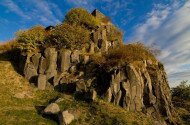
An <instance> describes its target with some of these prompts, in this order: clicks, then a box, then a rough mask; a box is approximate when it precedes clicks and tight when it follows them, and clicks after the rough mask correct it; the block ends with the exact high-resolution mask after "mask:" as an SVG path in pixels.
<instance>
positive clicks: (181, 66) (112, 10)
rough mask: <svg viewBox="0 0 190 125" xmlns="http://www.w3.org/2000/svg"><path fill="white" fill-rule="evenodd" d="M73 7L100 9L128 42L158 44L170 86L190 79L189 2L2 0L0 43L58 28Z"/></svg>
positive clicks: (167, 0)
mask: <svg viewBox="0 0 190 125" xmlns="http://www.w3.org/2000/svg"><path fill="white" fill-rule="evenodd" d="M73 7H84V8H86V9H87V10H88V11H90V12H91V11H93V10H94V9H98V10H100V11H101V12H102V13H104V14H105V15H107V16H109V17H110V18H111V19H112V22H113V23H114V24H115V25H117V26H118V27H119V28H120V29H122V30H123V32H124V41H125V42H126V43H129V42H133V41H142V42H144V43H145V44H152V43H156V45H157V47H158V48H160V49H161V51H162V53H161V55H160V57H158V58H159V59H160V60H161V61H162V62H163V63H164V64H165V68H166V71H167V73H168V76H169V82H170V86H175V85H176V84H178V83H179V82H180V81H182V80H190V16H189V14H190V0H1V1H0V27H1V30H0V42H4V41H7V40H9V39H12V38H14V33H15V32H16V31H18V30H20V29H27V28H30V27H32V26H34V25H38V24H40V25H44V26H49V25H56V24H59V23H61V22H62V20H63V19H64V16H65V14H66V13H67V12H68V11H69V9H71V8H73Z"/></svg>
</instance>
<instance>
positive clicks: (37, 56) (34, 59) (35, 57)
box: [31, 53, 41, 70]
mask: <svg viewBox="0 0 190 125" xmlns="http://www.w3.org/2000/svg"><path fill="white" fill-rule="evenodd" d="M40 57H41V53H37V54H35V55H33V56H32V57H31V60H32V63H33V64H34V66H35V68H36V70H38V67H39V62H40Z"/></svg>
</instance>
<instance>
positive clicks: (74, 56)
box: [71, 50, 80, 63]
mask: <svg viewBox="0 0 190 125" xmlns="http://www.w3.org/2000/svg"><path fill="white" fill-rule="evenodd" d="M79 54H80V52H79V51H78V50H74V51H73V52H72V53H71V63H78V62H79V61H80V60H79Z"/></svg>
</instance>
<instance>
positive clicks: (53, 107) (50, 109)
mask: <svg viewBox="0 0 190 125" xmlns="http://www.w3.org/2000/svg"><path fill="white" fill-rule="evenodd" d="M59 112H60V109H59V106H58V104H56V103H51V104H50V105H48V106H47V107H46V108H45V109H44V113H45V114H57V113H59Z"/></svg>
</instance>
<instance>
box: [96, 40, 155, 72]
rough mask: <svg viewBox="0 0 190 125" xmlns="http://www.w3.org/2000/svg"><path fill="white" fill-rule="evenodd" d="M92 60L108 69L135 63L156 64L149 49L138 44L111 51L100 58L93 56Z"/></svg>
mask: <svg viewBox="0 0 190 125" xmlns="http://www.w3.org/2000/svg"><path fill="white" fill-rule="evenodd" d="M93 60H94V62H95V63H96V64H98V65H100V66H102V67H104V68H108V69H110V68H112V67H115V66H122V65H125V64H129V63H132V62H135V61H144V60H150V61H152V62H156V58H155V56H154V55H153V53H152V52H151V49H150V48H149V47H146V46H144V45H143V44H142V43H139V42H137V43H133V44H128V45H122V46H120V47H117V48H114V49H111V50H109V51H108V52H107V53H104V54H103V55H101V56H99V55H96V56H94V58H93Z"/></svg>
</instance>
